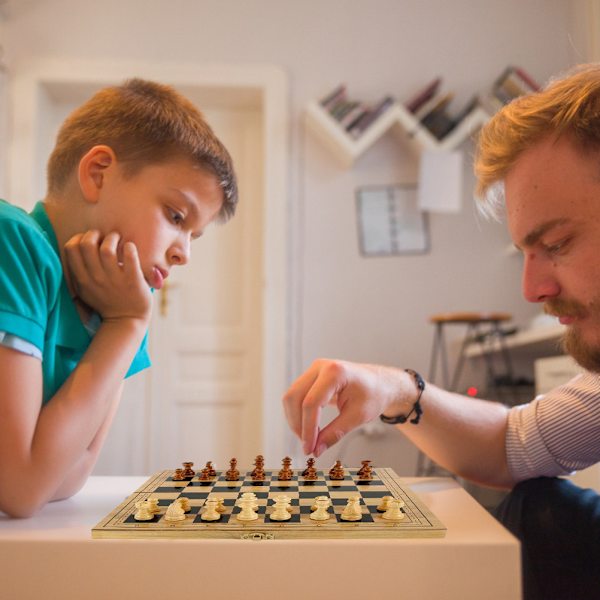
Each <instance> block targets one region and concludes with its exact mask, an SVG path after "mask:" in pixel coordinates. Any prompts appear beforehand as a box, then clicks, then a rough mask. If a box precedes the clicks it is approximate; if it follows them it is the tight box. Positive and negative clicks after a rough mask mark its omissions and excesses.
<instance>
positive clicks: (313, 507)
mask: <svg viewBox="0 0 600 600" xmlns="http://www.w3.org/2000/svg"><path fill="white" fill-rule="evenodd" d="M321 499H325V500H327V506H331V500H330V498H329V496H317V497H316V498H315V502H314V504H313V505H312V506H311V507H310V510H317V501H318V500H321Z"/></svg>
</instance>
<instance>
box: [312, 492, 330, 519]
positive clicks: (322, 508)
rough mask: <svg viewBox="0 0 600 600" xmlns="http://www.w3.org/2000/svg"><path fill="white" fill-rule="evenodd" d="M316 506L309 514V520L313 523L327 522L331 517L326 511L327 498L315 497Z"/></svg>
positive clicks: (327, 506)
mask: <svg viewBox="0 0 600 600" xmlns="http://www.w3.org/2000/svg"><path fill="white" fill-rule="evenodd" d="M316 505H317V509H316V510H315V511H314V512H312V513H310V518H311V519H312V520H313V521H327V519H329V517H330V516H331V515H330V514H329V511H328V510H327V509H328V508H329V498H327V497H325V496H319V497H317V500H316Z"/></svg>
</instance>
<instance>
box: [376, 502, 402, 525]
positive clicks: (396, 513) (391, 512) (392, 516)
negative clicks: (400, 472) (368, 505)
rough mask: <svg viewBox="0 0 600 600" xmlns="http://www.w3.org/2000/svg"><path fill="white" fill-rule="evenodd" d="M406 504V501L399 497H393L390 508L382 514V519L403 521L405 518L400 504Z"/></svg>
mask: <svg viewBox="0 0 600 600" xmlns="http://www.w3.org/2000/svg"><path fill="white" fill-rule="evenodd" d="M401 505H404V502H402V500H400V499H399V498H392V499H391V500H390V506H389V508H388V509H387V510H386V511H385V512H384V513H383V514H382V515H381V518H382V519H385V520H386V521H402V519H404V516H405V515H404V513H403V512H402V511H401V510H400V506H401Z"/></svg>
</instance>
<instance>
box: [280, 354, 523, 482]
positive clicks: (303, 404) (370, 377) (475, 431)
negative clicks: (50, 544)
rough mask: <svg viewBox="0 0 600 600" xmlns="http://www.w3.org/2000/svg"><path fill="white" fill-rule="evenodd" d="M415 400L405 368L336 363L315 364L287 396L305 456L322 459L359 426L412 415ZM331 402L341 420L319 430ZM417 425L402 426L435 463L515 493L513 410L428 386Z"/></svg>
mask: <svg viewBox="0 0 600 600" xmlns="http://www.w3.org/2000/svg"><path fill="white" fill-rule="evenodd" d="M416 398H417V388H416V385H415V381H414V379H413V377H412V376H411V375H410V374H409V373H407V372H405V371H403V370H400V369H393V368H390V367H382V366H378V365H366V364H356V363H349V362H345V361H335V360H317V361H315V362H314V363H313V364H312V365H311V367H310V368H309V369H308V370H307V371H306V372H305V373H303V374H302V375H301V376H300V377H299V378H298V379H297V380H296V381H295V382H294V383H293V384H292V386H291V387H290V389H289V390H288V392H287V393H286V395H285V397H284V407H285V411H286V416H287V419H288V422H289V424H290V426H291V428H292V430H293V431H294V432H295V433H296V435H298V437H299V438H300V439H301V440H302V443H303V448H304V452H305V453H306V454H310V453H314V454H315V455H316V456H319V455H320V454H322V453H323V451H324V450H326V449H327V448H329V447H330V446H332V445H333V444H335V443H336V442H337V441H339V440H340V439H341V438H342V437H343V436H344V435H346V434H347V433H348V432H350V431H352V430H353V429H354V428H356V427H358V426H359V425H362V424H364V423H367V422H368V421H371V420H373V419H375V418H377V417H378V416H379V415H380V414H382V413H383V414H386V415H388V416H395V415H400V414H408V413H409V412H410V410H411V409H412V407H413V404H414V402H415V400H416ZM327 404H334V405H336V406H337V408H338V411H339V413H338V415H337V416H336V417H335V418H334V419H333V420H332V421H331V422H330V423H329V424H327V425H326V426H324V427H323V428H321V425H320V417H321V411H322V409H323V407H324V406H326V405H327ZM421 405H422V407H423V411H424V414H423V416H422V418H421V420H420V422H419V424H418V425H413V424H411V423H408V422H407V423H405V424H403V425H397V426H396V427H397V428H398V429H399V430H400V431H401V432H402V433H403V434H404V435H406V436H407V437H408V438H409V439H410V440H411V441H412V442H414V443H415V444H416V445H417V446H418V447H419V448H420V449H421V450H422V451H423V452H425V453H426V454H427V455H428V456H429V457H430V458H432V459H433V460H435V461H436V462H437V463H438V464H440V465H441V466H443V467H445V468H447V469H448V470H449V471H452V472H453V473H456V474H457V475H459V476H461V477H464V478H466V479H469V480H472V481H475V482H478V483H481V484H485V485H490V486H497V487H511V486H512V485H513V484H514V483H515V482H514V481H513V479H512V477H511V475H510V473H509V471H508V467H507V463H506V452H505V434H506V425H507V415H508V409H507V408H506V407H504V406H502V405H501V404H498V403H495V402H488V401H485V400H477V399H473V398H470V397H467V396H461V395H459V394H454V393H450V392H447V391H445V390H442V389H440V388H437V387H435V386H433V385H430V384H427V385H426V388H425V391H424V392H423V396H422V398H421Z"/></svg>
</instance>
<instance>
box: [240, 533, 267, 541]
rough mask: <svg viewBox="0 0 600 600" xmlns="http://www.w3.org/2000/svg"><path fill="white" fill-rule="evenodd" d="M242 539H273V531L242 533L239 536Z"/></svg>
mask: <svg viewBox="0 0 600 600" xmlns="http://www.w3.org/2000/svg"><path fill="white" fill-rule="evenodd" d="M240 539H242V540H252V541H253V542H260V541H262V540H274V539H275V534H274V533H262V532H260V531H253V532H251V533H242V535H241V536H240Z"/></svg>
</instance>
